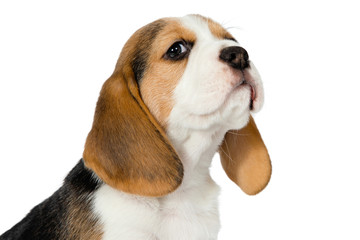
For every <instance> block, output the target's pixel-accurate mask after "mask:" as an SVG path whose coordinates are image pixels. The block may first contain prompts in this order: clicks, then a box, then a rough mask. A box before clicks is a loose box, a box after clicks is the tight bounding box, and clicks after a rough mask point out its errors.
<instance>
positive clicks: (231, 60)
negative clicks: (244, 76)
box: [220, 46, 249, 70]
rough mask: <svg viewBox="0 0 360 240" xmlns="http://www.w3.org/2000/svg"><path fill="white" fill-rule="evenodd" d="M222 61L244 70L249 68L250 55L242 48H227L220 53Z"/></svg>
mask: <svg viewBox="0 0 360 240" xmlns="http://www.w3.org/2000/svg"><path fill="white" fill-rule="evenodd" d="M220 59H221V60H222V61H224V62H226V63H227V64H228V65H229V66H231V67H233V68H235V69H239V70H244V69H245V68H247V67H249V55H248V53H247V51H246V50H245V49H244V48H242V47H234V46H233V47H226V48H224V49H222V50H221V52H220Z"/></svg>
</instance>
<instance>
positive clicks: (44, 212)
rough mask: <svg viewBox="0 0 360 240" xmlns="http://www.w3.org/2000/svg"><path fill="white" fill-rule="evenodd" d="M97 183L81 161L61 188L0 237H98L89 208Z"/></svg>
mask: <svg viewBox="0 0 360 240" xmlns="http://www.w3.org/2000/svg"><path fill="white" fill-rule="evenodd" d="M100 185H101V182H100V181H98V180H97V179H96V177H94V176H93V173H92V172H91V171H90V170H88V169H87V168H86V167H85V166H84V163H83V161H82V160H81V161H80V162H79V163H78V164H77V165H76V166H75V167H74V168H73V169H72V170H71V171H70V173H69V174H68V175H67V177H66V178H65V180H64V184H63V186H62V187H60V188H59V189H58V190H57V191H56V192H55V193H54V194H53V195H52V196H51V197H49V198H48V199H46V200H44V201H43V202H42V203H40V204H39V205H37V206H35V207H34V208H33V209H32V210H31V211H30V212H29V213H28V214H27V215H26V217H24V219H22V220H21V221H20V222H19V223H18V224H16V225H15V226H14V227H13V228H11V229H10V230H8V231H7V232H5V233H4V234H3V235H2V236H0V240H15V239H32V240H34V239H42V240H43V239H64V240H65V239H83V238H84V239H85V238H86V239H100V238H101V234H102V233H101V230H100V226H99V224H98V221H97V218H96V216H94V215H93V213H92V211H91V201H92V195H93V193H94V192H95V191H96V189H98V188H99V186H100Z"/></svg>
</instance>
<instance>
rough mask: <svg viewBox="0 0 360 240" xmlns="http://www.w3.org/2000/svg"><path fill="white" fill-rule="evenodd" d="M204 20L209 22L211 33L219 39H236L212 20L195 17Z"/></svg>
mask: <svg viewBox="0 0 360 240" xmlns="http://www.w3.org/2000/svg"><path fill="white" fill-rule="evenodd" d="M194 16H196V17H199V18H201V19H203V21H205V22H207V24H208V26H209V29H210V31H211V33H212V34H213V35H214V36H215V37H216V38H218V39H234V37H233V36H232V35H231V34H230V33H229V32H228V31H227V30H226V29H225V28H224V27H223V26H221V24H219V23H217V22H215V21H214V20H212V19H211V18H207V17H204V16H201V15H194Z"/></svg>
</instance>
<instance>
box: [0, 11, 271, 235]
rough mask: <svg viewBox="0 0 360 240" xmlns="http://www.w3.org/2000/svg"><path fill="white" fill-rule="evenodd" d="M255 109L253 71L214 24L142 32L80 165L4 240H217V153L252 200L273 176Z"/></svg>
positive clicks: (120, 68)
mask: <svg viewBox="0 0 360 240" xmlns="http://www.w3.org/2000/svg"><path fill="white" fill-rule="evenodd" d="M262 103H263V89H262V84H261V80H260V77H259V74H258V72H257V70H256V69H255V66H254V65H253V63H252V62H251V61H250V60H249V59H248V55H247V52H246V51H245V50H244V49H243V48H241V47H240V45H239V43H238V42H237V41H236V40H235V38H234V37H233V36H232V35H231V34H230V33H229V32H227V31H226V30H225V29H224V28H223V27H222V26H221V25H219V24H218V23H216V22H214V21H212V20H211V19H208V18H205V17H202V16H199V15H189V16H185V17H183V18H166V19H160V20H157V21H155V22H153V23H150V24H148V25H146V26H145V27H143V28H141V29H140V30H138V31H137V32H136V33H134V35H133V36H132V37H131V38H130V39H129V41H128V42H127V43H126V45H125V46H124V48H123V50H122V52H121V54H120V57H119V60H118V62H117V64H116V67H115V71H114V73H113V74H112V75H111V76H110V78H109V79H108V80H107V81H106V82H105V83H104V86H103V88H102V90H101V93H100V97H99V100H98V103H97V106H96V111H95V116H94V123H93V127H92V129H91V131H90V133H89V135H88V137H87V140H86V144H85V150H84V154H83V159H82V160H81V161H80V162H79V163H78V164H77V165H76V167H75V168H74V169H73V170H72V171H71V172H70V173H69V175H68V177H66V179H65V181H64V185H63V186H62V187H61V188H60V189H59V190H58V191H57V192H55V193H54V194H53V195H52V196H51V197H50V198H49V199H47V200H45V201H44V202H43V203H41V204H39V205H38V206H36V207H35V208H34V209H33V210H32V211H31V212H30V213H29V214H28V215H27V216H26V217H25V218H24V219H23V220H22V221H21V222H20V223H18V224H17V225H15V226H14V227H13V228H12V229H10V230H9V231H7V232H6V233H4V234H3V235H2V236H1V237H0V239H1V240H5V239H42V240H44V239H64V240H65V239H91V240H92V239H96V240H98V239H103V240H115V239H129V240H130V239H131V240H135V239H141V240H143V239H148V240H155V239H160V240H162V239H165V240H168V239H171V240H176V239H184V240H190V239H217V235H218V232H219V228H220V223H219V215H218V204H217V198H218V194H219V187H218V186H217V184H216V183H215V182H214V181H213V180H212V179H211V177H210V174H209V167H210V163H211V160H212V158H213V156H214V154H215V153H216V152H217V151H219V153H220V156H221V161H222V164H223V167H224V170H225V171H226V173H227V174H228V176H229V178H230V179H231V180H233V181H234V182H235V183H236V184H238V185H239V186H240V188H241V189H243V190H244V191H245V192H246V193H248V194H256V193H258V192H260V191H261V190H262V189H263V188H264V187H265V186H266V184H267V183H268V181H269V178H270V175H271V164H270V159H269V156H268V154H267V151H266V147H265V145H264V143H263V142H262V139H261V137H260V134H259V132H258V130H257V128H256V125H255V123H254V120H253V118H252V117H251V112H255V111H258V110H259V109H260V108H261V106H262Z"/></svg>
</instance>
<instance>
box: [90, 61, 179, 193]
mask: <svg viewBox="0 0 360 240" xmlns="http://www.w3.org/2000/svg"><path fill="white" fill-rule="evenodd" d="M83 157H84V160H85V163H86V166H88V167H89V168H91V169H92V170H93V171H94V172H95V173H96V174H97V175H98V176H99V177H100V178H101V179H102V180H103V181H104V182H105V183H107V184H108V185H110V186H111V187H114V188H116V189H119V190H121V191H124V192H128V193H132V194H138V195H144V196H162V195H165V194H167V193H170V192H172V191H174V190H175V189H176V188H177V187H178V186H179V185H180V184H181V182H182V178H183V166H182V163H181V161H180V159H179V157H178V155H177V153H176V152H175V150H174V149H173V147H172V146H171V144H170V142H169V140H168V139H167V137H166V135H165V133H164V131H163V129H162V128H161V127H160V126H159V124H158V123H157V121H156V120H155V119H154V117H153V116H152V115H151V114H150V112H149V110H148V109H147V107H146V105H145V104H144V102H143V101H142V99H141V97H140V94H139V89H138V85H137V83H136V81H135V80H134V74H133V72H132V70H130V67H129V68H128V69H126V70H123V71H118V72H114V74H113V75H112V76H111V77H110V78H109V79H108V80H107V81H106V82H105V84H104V86H103V88H102V90H101V93H100V97H99V100H98V102H97V106H96V111H95V116H94V123H93V126H92V129H91V131H90V133H89V135H88V137H87V140H86V144H85V150H84V154H83Z"/></svg>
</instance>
